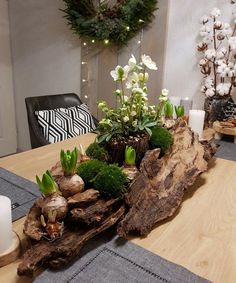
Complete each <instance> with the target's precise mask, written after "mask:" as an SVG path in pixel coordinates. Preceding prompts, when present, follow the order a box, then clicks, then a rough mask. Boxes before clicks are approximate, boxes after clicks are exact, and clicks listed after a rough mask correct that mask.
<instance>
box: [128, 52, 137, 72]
mask: <svg viewBox="0 0 236 283" xmlns="http://www.w3.org/2000/svg"><path fill="white" fill-rule="evenodd" d="M128 65H129V67H130V69H133V68H134V67H135V66H136V65H137V61H136V58H135V57H134V55H133V54H132V55H131V57H130V59H129V62H128Z"/></svg>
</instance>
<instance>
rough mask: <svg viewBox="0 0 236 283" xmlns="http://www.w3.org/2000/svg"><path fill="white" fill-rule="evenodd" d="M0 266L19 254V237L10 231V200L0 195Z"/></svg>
mask: <svg viewBox="0 0 236 283" xmlns="http://www.w3.org/2000/svg"><path fill="white" fill-rule="evenodd" d="M0 227H1V233H0V267H2V266H5V265H7V264H9V263H11V262H13V261H15V260H16V259H17V258H18V256H19V255H20V239H19V237H18V236H17V234H16V233H15V232H12V216H11V200H10V199H9V198H8V197H6V196H0Z"/></svg>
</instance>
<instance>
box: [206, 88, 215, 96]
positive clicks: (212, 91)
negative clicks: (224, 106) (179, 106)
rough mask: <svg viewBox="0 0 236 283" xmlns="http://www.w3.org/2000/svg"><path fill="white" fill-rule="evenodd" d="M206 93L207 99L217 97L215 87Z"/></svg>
mask: <svg viewBox="0 0 236 283" xmlns="http://www.w3.org/2000/svg"><path fill="white" fill-rule="evenodd" d="M205 93H206V96H207V97H212V96H214V95H215V89H214V88H213V87H212V88H208V89H207V90H206V92H205Z"/></svg>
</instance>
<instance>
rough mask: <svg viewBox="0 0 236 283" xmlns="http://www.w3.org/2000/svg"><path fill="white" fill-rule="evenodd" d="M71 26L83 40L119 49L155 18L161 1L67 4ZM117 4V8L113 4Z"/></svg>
mask: <svg viewBox="0 0 236 283" xmlns="http://www.w3.org/2000/svg"><path fill="white" fill-rule="evenodd" d="M63 1H64V2H65V5H66V8H65V9H64V10H62V11H63V12H64V13H65V14H66V15H65V18H66V19H67V20H68V25H69V26H70V28H71V29H72V30H73V31H74V33H76V34H78V35H79V36H80V37H87V38H90V39H91V40H92V42H95V41H99V42H103V43H105V44H114V45H117V46H123V45H126V44H127V42H128V41H129V40H130V39H131V38H132V37H133V36H134V35H135V34H136V33H137V32H138V31H140V30H141V29H142V28H144V27H145V26H147V25H148V24H149V23H150V22H151V21H152V19H153V18H154V11H155V10H156V9H157V8H156V4H157V0H144V1H143V0H117V1H110V0H103V1H96V2H98V3H97V4H96V3H95V1H94V0H63ZM111 2H113V4H111Z"/></svg>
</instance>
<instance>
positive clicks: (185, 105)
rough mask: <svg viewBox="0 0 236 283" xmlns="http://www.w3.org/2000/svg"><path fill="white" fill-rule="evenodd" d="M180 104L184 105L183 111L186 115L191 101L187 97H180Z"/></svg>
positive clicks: (190, 106)
mask: <svg viewBox="0 0 236 283" xmlns="http://www.w3.org/2000/svg"><path fill="white" fill-rule="evenodd" d="M180 105H182V106H184V113H185V115H186V116H188V115H189V111H190V110H191V109H192V105H193V101H192V100H191V99H189V98H188V97H185V98H182V99H181V101H180Z"/></svg>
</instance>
